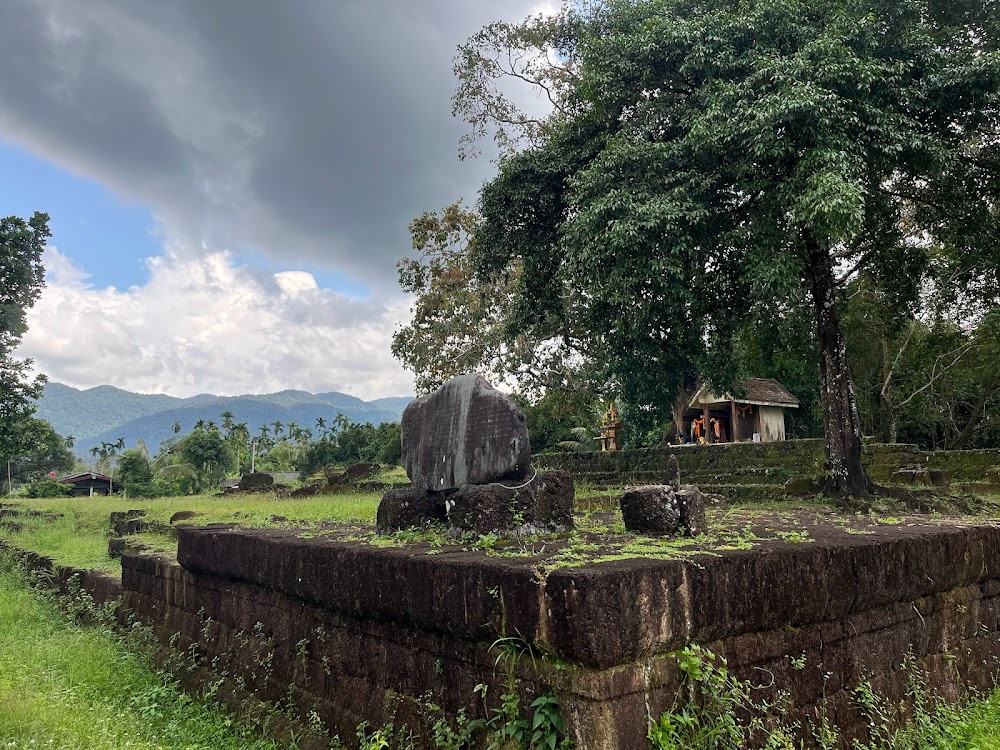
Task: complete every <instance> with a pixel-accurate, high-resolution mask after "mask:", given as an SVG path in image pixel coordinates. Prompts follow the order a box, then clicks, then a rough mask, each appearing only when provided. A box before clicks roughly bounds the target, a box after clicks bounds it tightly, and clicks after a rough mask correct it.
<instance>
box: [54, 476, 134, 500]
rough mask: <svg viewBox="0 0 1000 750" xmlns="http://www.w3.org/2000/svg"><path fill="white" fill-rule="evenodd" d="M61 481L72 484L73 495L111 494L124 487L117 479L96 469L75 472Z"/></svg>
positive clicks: (61, 482) (60, 481)
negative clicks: (81, 472)
mask: <svg viewBox="0 0 1000 750" xmlns="http://www.w3.org/2000/svg"><path fill="white" fill-rule="evenodd" d="M59 483H60V484H68V485H70V486H71V487H72V495H73V497H91V496H93V495H110V494H111V493H112V492H118V491H120V490H121V488H122V486H121V484H120V483H119V482H118V481H117V480H115V479H112V478H111V477H108V476H105V475H104V474H98V473H97V472H94V471H85V472H84V473H83V474H73V475H72V476H69V477H63V478H62V479H60V480H59Z"/></svg>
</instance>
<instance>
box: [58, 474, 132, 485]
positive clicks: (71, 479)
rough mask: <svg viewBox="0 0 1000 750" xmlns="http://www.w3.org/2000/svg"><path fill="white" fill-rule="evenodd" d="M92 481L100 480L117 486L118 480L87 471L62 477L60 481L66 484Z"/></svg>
mask: <svg viewBox="0 0 1000 750" xmlns="http://www.w3.org/2000/svg"><path fill="white" fill-rule="evenodd" d="M92 479H100V480H102V481H104V482H115V484H117V480H113V479H112V478H111V477H109V476H106V475H104V474H98V473H97V472H96V471H85V472H83V473H82V474H73V475H71V476H68V477H60V478H59V479H58V481H60V482H63V483H64V484H74V483H76V482H85V481H88V480H92Z"/></svg>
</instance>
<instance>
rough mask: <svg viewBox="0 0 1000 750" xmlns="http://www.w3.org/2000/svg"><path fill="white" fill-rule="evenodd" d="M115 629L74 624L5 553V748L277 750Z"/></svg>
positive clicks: (1, 736)
mask: <svg viewBox="0 0 1000 750" xmlns="http://www.w3.org/2000/svg"><path fill="white" fill-rule="evenodd" d="M277 747H279V746H278V745H277V744H276V743H275V742H274V741H272V740H268V739H264V738H262V737H261V736H259V735H256V734H254V733H253V732H252V731H251V730H250V729H249V728H247V727H241V726H237V725H236V724H234V722H233V721H232V719H231V718H229V717H228V716H227V715H226V714H225V713H224V712H223V711H222V710H221V709H220V708H219V707H217V706H214V705H210V704H205V703H202V702H199V701H197V700H194V699H192V698H191V697H190V696H188V695H186V694H185V693H183V692H181V690H180V689H179V688H178V686H177V685H176V684H175V683H174V682H173V681H172V680H171V679H170V678H169V677H167V676H165V675H164V674H162V673H160V672H157V671H155V670H153V669H152V668H151V666H150V662H149V660H148V659H147V658H145V657H144V656H142V655H140V654H137V653H133V652H130V651H129V650H127V649H126V648H125V646H124V644H122V643H121V642H120V641H119V640H118V639H117V638H116V637H115V636H114V635H112V634H111V633H109V632H107V631H105V630H102V629H98V628H87V627H80V626H78V625H75V624H73V623H70V622H69V621H67V619H66V618H65V616H63V615H62V614H61V613H60V612H59V611H58V610H57V609H56V608H55V606H54V605H53V604H52V602H51V601H50V600H49V599H48V598H46V597H45V596H43V595H42V594H40V593H38V592H37V591H33V590H31V589H28V588H27V587H26V585H25V581H24V578H23V576H22V574H21V573H20V571H19V570H17V568H16V566H15V565H14V564H13V563H12V561H11V559H10V557H4V556H2V555H0V749H2V750H21V748H24V749H25V750H27V749H28V748H32V750H34V749H35V748H60V750H77V749H79V750H125V749H126V748H127V749H128V750H145V749H146V748H149V750H154V749H155V750H172V749H173V748H178V750H180V749H181V748H183V749H184V750H228V749H230V748H231V749H232V750H240V749H246V750H272V749H273V748H277Z"/></svg>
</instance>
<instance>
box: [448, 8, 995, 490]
mask: <svg viewBox="0 0 1000 750" xmlns="http://www.w3.org/2000/svg"><path fill="white" fill-rule="evenodd" d="M996 24H997V20H996V18H995V15H994V14H992V13H991V9H990V4H989V3H982V2H972V1H966V2H955V3H948V4H944V3H939V2H936V1H932V0H880V1H879V2H876V3H871V2H867V3H860V2H855V1H854V0H818V1H817V0H810V1H809V2H804V1H799V2H795V1H792V2H789V1H788V0H780V1H779V0H769V1H765V2H759V1H753V2H750V1H743V2H731V1H730V0H641V1H638V2H636V1H635V0H608V1H607V2H603V3H599V4H595V5H594V6H592V7H589V6H588V7H584V8H583V9H579V8H577V7H576V6H574V5H567V6H565V7H564V8H563V10H562V11H561V12H560V13H558V14H556V15H555V16H554V17H551V18H549V19H540V18H536V19H531V20H529V21H527V22H525V23H523V24H520V25H518V24H493V25H491V26H490V27H487V28H486V29H484V30H483V31H482V32H480V34H478V35H477V36H475V37H473V38H472V39H471V40H470V42H469V44H467V45H465V46H464V47H463V48H462V50H461V51H460V55H459V57H458V58H457V61H456V65H457V68H458V72H459V77H460V89H459V93H458V94H457V95H456V99H455V103H456V110H457V111H458V112H459V113H460V114H463V115H464V116H466V117H467V119H469V120H470V122H471V123H472V124H473V130H474V134H478V135H482V134H484V133H485V132H486V131H487V130H488V127H489V126H494V127H495V128H496V132H497V133H501V134H503V135H502V137H501V139H500V140H501V144H502V145H505V146H509V147H510V148H509V149H508V150H507V151H506V152H505V153H504V155H503V156H502V158H501V160H500V163H499V173H498V175H497V176H496V177H495V178H494V179H493V180H492V181H490V182H489V183H488V184H487V185H486V186H485V187H484V189H483V191H482V194H481V200H480V206H479V209H480V213H481V217H482V219H481V223H480V224H479V225H478V227H477V229H476V232H475V237H474V255H475V263H476V271H477V273H478V274H479V275H480V277H481V278H484V279H491V278H497V277H502V276H504V275H509V274H510V273H511V269H517V274H516V275H513V276H511V278H513V279H514V285H513V289H512V296H511V300H510V308H509V309H510V311H511V312H510V320H511V321H512V325H513V326H515V327H516V326H522V327H524V328H527V329H530V328H531V327H532V326H538V325H539V324H540V322H541V321H544V320H545V319H546V318H548V317H551V316H560V315H562V316H568V317H570V318H572V320H573V322H574V327H575V328H576V329H577V330H586V331H589V332H590V341H589V346H590V347H591V350H592V351H594V352H596V353H597V357H598V358H599V359H601V360H602V361H604V362H606V363H607V365H608V368H609V371H610V373H611V374H612V375H613V377H614V378H615V380H616V382H617V384H618V386H619V388H620V390H621V392H622V393H623V394H624V395H625V396H626V398H627V399H628V400H629V401H632V402H633V403H637V404H640V405H645V406H646V407H647V408H648V411H649V413H651V414H655V413H664V414H665V413H667V411H668V410H669V408H670V406H671V402H672V399H673V397H674V396H675V394H676V393H677V392H678V391H679V390H681V389H683V388H684V387H685V386H686V385H689V384H690V383H691V381H692V379H693V378H695V377H698V376H703V377H705V378H707V379H709V380H710V381H712V382H713V383H714V384H716V385H719V386H721V387H727V388H730V389H732V390H738V385H737V384H738V382H739V380H740V378H741V376H742V375H743V374H744V373H743V371H742V367H741V362H742V360H741V358H740V357H739V356H738V354H739V352H738V345H739V340H740V333H741V330H744V329H745V327H746V325H747V323H748V321H752V320H754V319H761V320H764V319H767V318H769V317H772V318H781V317H782V316H784V315H787V314H789V313H790V312H791V311H792V310H793V309H799V308H801V309H805V310H808V311H810V312H811V318H812V327H813V333H812V335H813V340H814V342H815V350H816V351H817V353H818V360H819V375H820V377H819V382H820V396H821V402H822V408H823V421H824V428H825V433H826V437H827V454H828V474H829V476H828V488H829V489H830V490H831V491H832V492H834V493H838V494H849V495H854V496H864V495H866V494H868V492H869V490H870V485H869V483H868V481H867V478H866V477H865V475H864V471H863V468H862V466H861V463H860V447H861V425H860V420H859V416H858V410H857V405H856V399H855V394H854V389H853V385H852V382H851V378H850V372H849V369H848V365H847V361H846V349H845V342H844V337H843V335H842V332H841V327H840V321H839V313H838V310H839V307H840V306H841V304H842V293H843V288H844V284H845V282H846V281H847V280H848V278H850V277H855V278H856V277H858V276H860V275H862V274H864V275H865V276H866V277H867V278H868V279H870V280H871V282H872V283H873V284H875V285H877V286H878V288H879V289H881V290H882V294H883V295H884V296H885V298H886V300H887V304H888V302H891V304H893V305H895V307H896V308H897V309H900V310H906V309H908V308H912V307H913V306H914V305H915V304H916V303H917V301H918V300H919V298H920V296H921V294H923V293H925V292H926V291H927V289H928V288H929V286H930V285H931V282H932V281H933V280H934V279H937V280H942V279H944V280H946V282H947V283H944V284H943V285H942V286H944V287H946V291H948V292H949V293H951V294H952V296H953V297H954V298H956V299H958V298H961V299H962V300H964V301H966V302H969V301H971V300H973V299H974V300H978V301H982V302H983V303H984V305H985V307H988V306H989V305H990V304H996V300H997V297H996V294H997V289H998V288H1000V279H998V273H1000V271H998V266H1000V263H998V262H997V261H998V258H997V248H998V247H1000V243H998V241H1000V221H998V218H1000V216H998V212H997V203H996V199H997V197H998V195H1000V150H998V143H997V132H998V125H1000V110H998V103H1000V95H998V91H1000V55H998V52H997V40H998V38H1000V36H998V34H997V33H996V32H997V28H996ZM505 47H506V49H507V51H508V52H510V53H511V54H508V55H507V56H506V57H505V56H504V55H502V54H500V55H498V54H496V51H497V50H498V49H504V48H505ZM498 60H511V61H515V62H514V63H512V64H513V65H514V68H513V69H510V70H508V69H506V68H505V67H504V65H503V64H500V63H499V62H498ZM518 60H523V61H525V62H524V63H522V64H521V65H522V67H521V68H520V69H518V68H517V63H516V61H518ZM519 73H520V74H521V75H520V78H521V79H522V80H524V79H527V80H530V81H533V82H534V83H536V84H537V85H538V86H539V87H540V89H541V90H543V91H544V92H545V93H546V94H547V95H548V96H549V97H550V98H551V99H552V103H553V109H552V112H551V114H549V115H548V116H547V117H545V118H544V121H543V122H541V123H540V122H539V120H538V118H526V117H524V116H517V115H516V113H514V112H512V110H510V109H509V108H505V106H506V105H509V104H510V101H511V100H510V99H507V98H505V96H504V94H502V93H499V92H501V91H502V90H503V88H502V83H501V82H500V79H502V78H504V77H505V76H506V77H512V76H513V77H517V76H518V74H519ZM505 103H506V104H505ZM970 304H971V302H970Z"/></svg>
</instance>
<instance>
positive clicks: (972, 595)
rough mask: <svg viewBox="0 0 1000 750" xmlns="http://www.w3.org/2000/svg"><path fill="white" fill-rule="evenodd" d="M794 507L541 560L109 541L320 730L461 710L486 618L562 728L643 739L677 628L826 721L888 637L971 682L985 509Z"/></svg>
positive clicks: (287, 535)
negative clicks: (676, 546)
mask: <svg viewBox="0 0 1000 750" xmlns="http://www.w3.org/2000/svg"><path fill="white" fill-rule="evenodd" d="M808 529H809V533H808V541H804V542H802V541H800V542H799V543H793V542H785V541H779V540H774V539H772V540H770V541H764V542H762V543H760V544H759V545H758V546H757V547H756V548H755V549H751V550H733V549H728V550H726V549H721V548H716V549H715V550H713V551H712V552H711V553H710V554H703V555H697V556H687V557H683V558H680V559H643V558H641V557H634V558H628V557H627V555H626V556H622V557H623V558H624V559H615V560H606V561H604V562H593V561H591V562H588V561H587V560H586V559H578V560H576V561H575V562H574V564H573V566H566V565H546V564H545V563H546V560H547V559H550V558H549V557H548V556H550V555H553V554H556V553H555V552H553V550H552V549H551V548H546V550H545V551H539V554H536V555H530V554H529V555H526V556H520V557H505V556H499V555H488V554H486V553H485V552H483V551H473V550H466V549H461V548H458V547H454V548H443V549H442V548H429V547H427V546H426V545H420V544H416V545H409V546H405V547H384V546H376V545H373V544H370V543H368V542H366V541H363V540H358V539H357V538H351V537H345V536H344V535H343V534H341V535H339V538H338V535H337V534H331V535H329V536H310V537H309V538H301V537H300V536H299V535H297V534H296V533H294V532H291V531H273V530H272V531H254V530H241V529H235V528H188V529H183V530H182V531H181V534H180V547H179V552H178V563H179V564H175V563H172V562H170V561H166V560H160V559H155V558H149V557H142V556H136V555H126V556H125V558H124V559H123V578H122V585H123V596H124V600H125V603H126V604H127V605H128V607H130V608H131V609H132V610H133V611H135V612H136V613H138V614H139V615H140V617H142V618H143V619H144V620H146V621H147V622H149V624H151V625H152V626H153V627H154V629H155V631H156V633H157V635H158V637H159V638H160V640H161V641H162V642H163V643H167V642H170V641H171V639H174V641H175V643H174V645H175V647H177V648H180V649H189V648H192V649H193V650H194V652H196V653H200V654H201V655H202V660H203V663H204V664H205V665H211V666H210V667H206V668H210V669H212V670H214V671H215V673H217V674H221V673H225V674H227V675H229V678H230V679H233V678H236V679H239V680H241V681H242V682H243V683H244V684H246V685H249V686H252V687H254V688H255V689H257V690H258V692H259V695H260V697H262V698H265V699H268V700H280V699H282V698H283V697H284V696H286V695H287V694H288V692H289V686H290V685H294V693H295V695H296V698H297V700H298V701H299V704H300V705H301V706H302V710H303V711H304V712H305V711H308V710H315V711H316V712H317V713H318V714H319V715H320V716H321V717H322V718H323V720H324V722H325V723H326V724H327V726H328V727H330V728H331V729H332V730H333V731H335V732H339V733H340V734H341V736H352V735H353V731H354V728H355V727H356V726H357V725H358V724H359V723H360V722H361V721H365V720H367V721H369V722H372V723H373V724H374V725H378V724H380V723H382V722H387V721H395V722H396V724H397V726H398V725H399V723H401V722H404V721H405V722H406V723H408V724H409V725H410V726H411V727H412V728H414V729H415V731H417V733H418V734H420V733H421V732H422V733H423V734H424V735H425V736H426V734H427V731H426V729H427V726H426V724H427V721H428V709H427V707H426V706H427V702H428V701H431V702H433V703H436V704H437V705H439V706H441V707H442V708H444V709H445V710H446V711H447V712H450V713H452V714H454V712H456V711H458V710H459V709H460V708H463V707H464V708H465V709H466V710H467V711H469V712H471V713H472V714H477V713H481V711H482V707H481V705H480V704H479V702H478V701H477V699H476V696H475V695H474V691H473V688H474V686H475V685H476V684H478V683H480V682H485V683H490V684H492V685H493V686H494V689H492V690H491V693H490V694H491V695H497V694H499V692H500V688H501V683H502V682H503V679H504V676H503V675H502V674H500V673H499V671H500V670H497V668H496V667H495V662H496V657H497V654H496V653H495V651H491V644H492V643H493V642H494V641H495V640H496V639H497V638H498V637H500V636H501V635H505V636H516V637H517V638H519V639H521V641H522V642H523V643H524V644H525V645H527V646H530V647H531V649H532V651H533V652H534V654H535V656H534V658H532V657H528V656H524V657H522V658H521V659H520V660H519V661H518V662H517V664H516V665H515V672H516V675H517V677H518V680H519V686H520V689H521V690H522V691H523V693H524V695H525V697H526V698H529V699H530V698H532V697H534V696H535V695H538V694H540V693H541V692H543V691H544V690H546V689H548V688H549V687H552V688H554V689H555V691H556V694H557V696H558V697H559V700H560V705H561V707H562V712H563V716H564V718H565V719H566V722H567V725H568V727H569V731H570V732H571V734H572V736H573V737H574V739H575V741H576V743H577V747H579V748H581V750H587V749H594V750H596V749H598V748H612V747H616V748H641V747H643V746H645V739H644V738H645V734H646V729H647V726H648V722H649V721H652V720H655V719H656V718H657V717H658V716H659V715H660V713H662V712H663V711H664V710H665V709H667V708H668V707H669V706H670V705H671V702H672V701H673V699H674V696H675V695H676V694H677V690H678V687H679V684H680V674H679V672H678V669H677V663H676V659H675V658H674V657H673V656H672V654H673V653H674V652H675V651H676V650H677V649H679V648H681V647H683V646H684V645H686V644H690V643H699V644H702V645H705V646H707V647H709V648H711V649H713V650H715V651H716V652H718V653H720V654H721V655H724V656H725V657H727V658H728V659H729V664H730V667H731V668H733V669H734V671H735V672H736V673H737V674H739V675H742V676H744V677H747V678H750V679H753V680H754V681H755V682H763V681H765V680H763V679H762V678H761V675H764V676H765V677H767V675H768V674H770V675H772V676H773V678H774V684H775V685H776V686H777V687H780V688H782V689H785V690H788V691H789V693H790V696H791V700H792V702H793V706H794V709H793V715H795V716H798V717H807V716H812V717H815V716H816V715H818V714H819V713H824V714H825V715H826V716H828V717H829V718H830V719H831V720H833V721H834V722H835V723H836V724H837V725H838V726H839V727H840V729H841V730H842V731H844V732H845V733H846V734H847V736H863V735H864V731H865V730H864V726H865V722H864V720H863V717H861V716H860V714H859V713H858V711H857V708H856V706H855V701H854V699H853V694H852V691H853V689H854V688H855V686H856V685H857V684H858V683H859V681H861V680H862V679H871V681H872V683H873V685H874V686H875V687H876V689H878V690H879V691H880V692H881V693H882V694H883V695H885V696H886V697H888V698H889V699H890V700H891V699H897V698H901V697H902V696H903V695H904V692H905V689H906V679H907V677H906V674H905V673H904V672H903V671H902V670H901V669H900V665H901V664H902V663H903V660H904V658H905V657H906V654H907V651H908V650H912V653H913V655H914V657H915V658H916V660H917V663H918V664H919V665H920V666H921V667H923V668H924V669H925V670H926V672H927V675H928V682H929V685H930V686H931V687H932V688H934V689H935V690H937V691H938V692H939V693H941V694H943V695H944V696H945V697H951V698H953V697H955V695H956V691H957V685H958V684H960V683H961V684H965V685H968V686H971V687H989V686H991V685H992V680H993V675H994V674H995V673H996V670H997V666H998V663H1000V662H998V657H1000V528H998V527H996V526H994V525H992V524H978V525H976V524H962V523H960V522H957V521H956V522H954V523H945V522H933V523H932V522H929V521H928V520H927V519H923V520H921V519H906V520H905V521H904V522H902V523H899V524H897V525H891V526H886V525H878V524H875V523H873V522H868V521H865V520H863V519H854V520H852V521H851V522H850V523H844V522H838V521H836V519H835V518H834V517H830V518H824V517H823V516H822V514H818V515H816V516H814V517H812V518H811V519H809V520H808ZM594 554H595V555H596V554H599V550H598V551H596V552H594ZM175 634H179V635H175ZM803 657H804V662H805V667H804V668H802V667H801V664H802V661H801V659H802V658H803ZM793 658H794V659H796V664H793V663H792V659H793ZM263 664H266V665H268V667H267V669H266V670H265V669H263V668H262V666H261V665H263ZM761 670H764V671H763V672H762V671H761ZM770 679H771V678H770V677H767V681H770ZM422 722H423V723H422Z"/></svg>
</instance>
